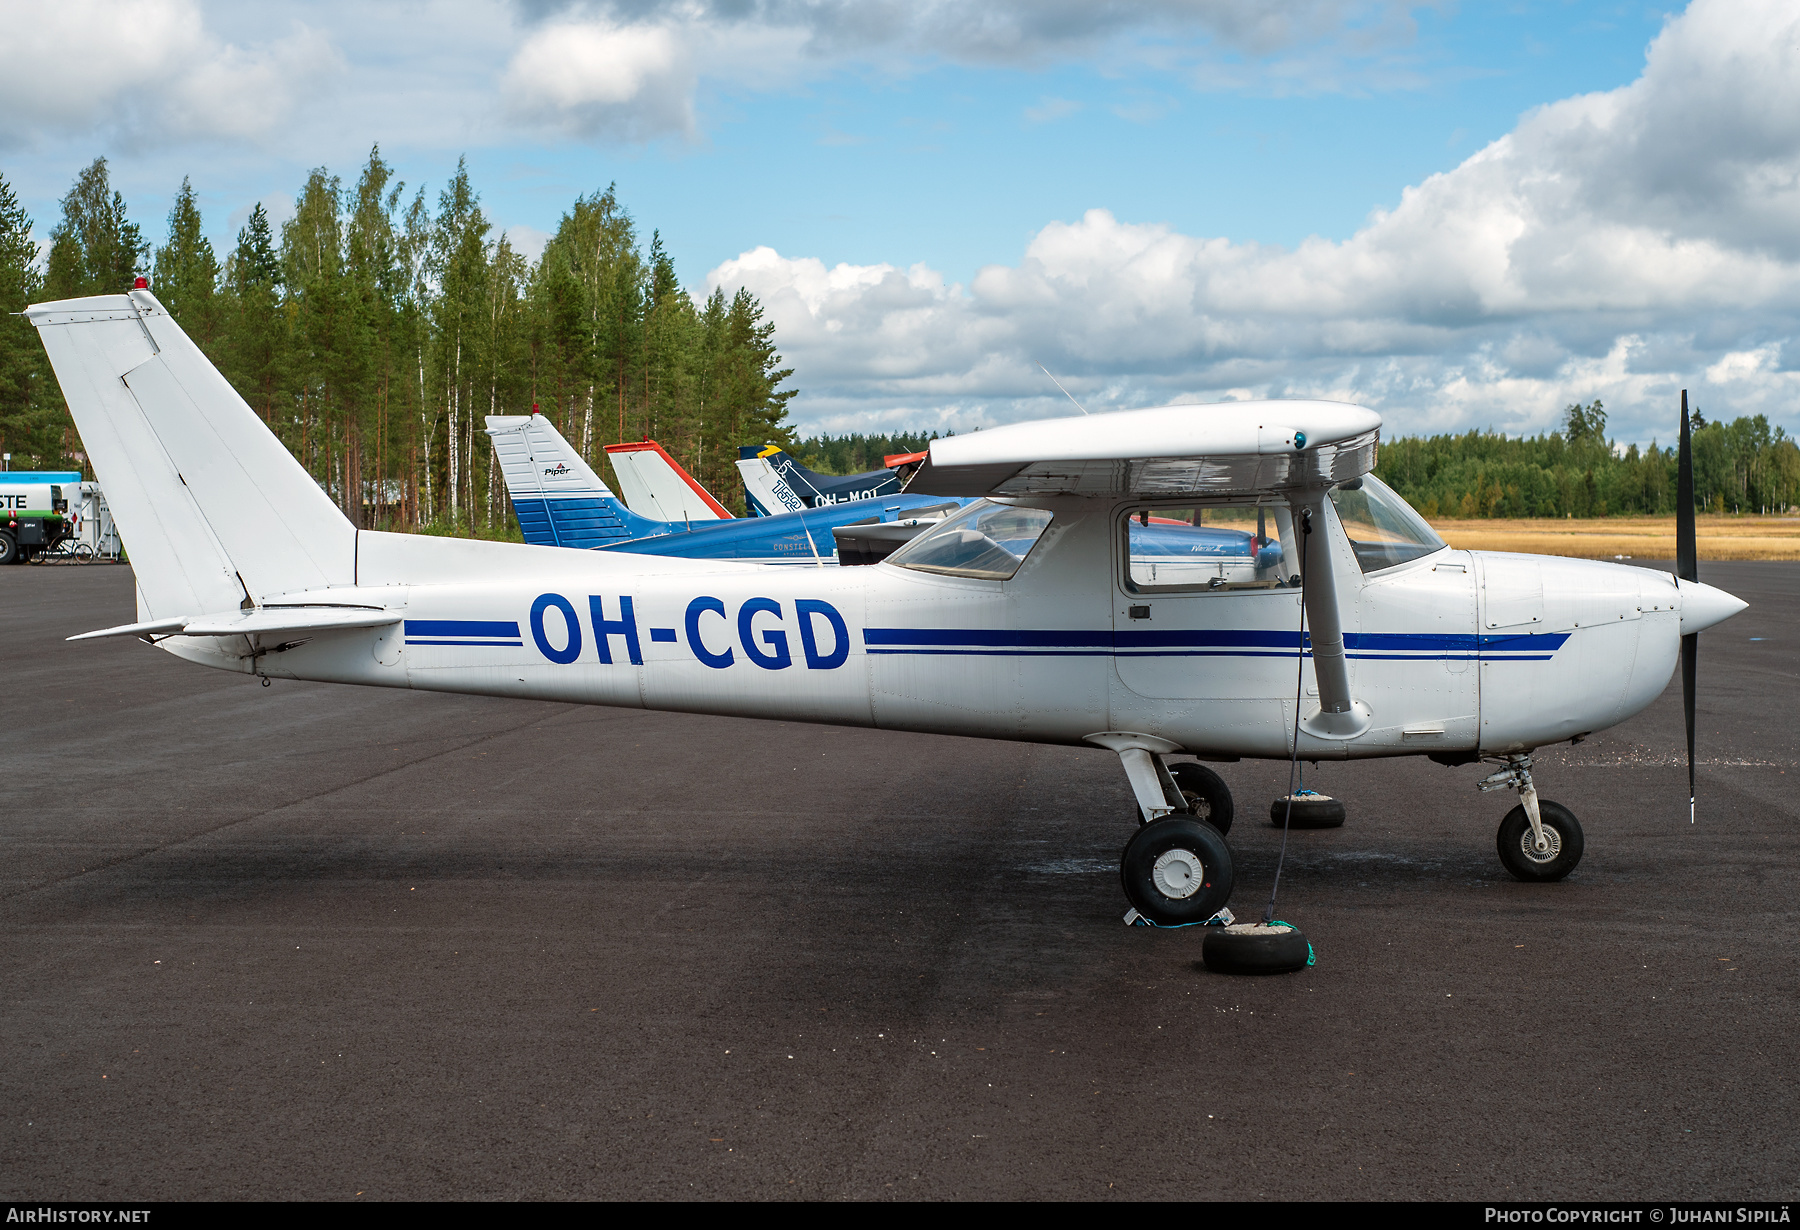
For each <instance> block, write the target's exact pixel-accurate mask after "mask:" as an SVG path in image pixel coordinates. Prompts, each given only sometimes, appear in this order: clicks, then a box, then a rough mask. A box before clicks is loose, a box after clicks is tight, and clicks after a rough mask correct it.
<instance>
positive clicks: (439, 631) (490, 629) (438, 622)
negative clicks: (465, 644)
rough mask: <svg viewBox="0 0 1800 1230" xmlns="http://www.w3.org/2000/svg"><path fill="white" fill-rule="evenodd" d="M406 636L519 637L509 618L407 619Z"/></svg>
mask: <svg viewBox="0 0 1800 1230" xmlns="http://www.w3.org/2000/svg"><path fill="white" fill-rule="evenodd" d="M406 635H408V636H487V637H501V636H507V637H512V638H514V639H515V640H517V639H521V634H520V632H519V625H518V623H517V621H515V620H511V619H409V620H407V621H406Z"/></svg>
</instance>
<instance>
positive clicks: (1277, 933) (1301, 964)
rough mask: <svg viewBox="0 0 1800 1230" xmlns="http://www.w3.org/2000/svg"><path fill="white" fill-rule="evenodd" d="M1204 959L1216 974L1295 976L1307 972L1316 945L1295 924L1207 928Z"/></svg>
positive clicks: (1238, 924) (1201, 946) (1239, 924)
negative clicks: (1301, 971) (1300, 971)
mask: <svg viewBox="0 0 1800 1230" xmlns="http://www.w3.org/2000/svg"><path fill="white" fill-rule="evenodd" d="M1200 959H1201V960H1202V961H1204V962H1205V963H1206V968H1207V969H1209V970H1211V971H1212V972H1213V973H1215V974H1291V973H1293V972H1294V971H1295V970H1297V969H1305V968H1306V967H1307V965H1308V964H1309V963H1310V961H1311V959H1312V945H1311V944H1309V943H1307V942H1306V937H1305V936H1304V935H1302V934H1301V933H1300V931H1299V929H1298V928H1296V927H1295V926H1293V924H1291V923H1280V922H1278V923H1275V924H1274V925H1273V926H1268V927H1265V926H1263V925H1262V924H1261V923H1237V924H1234V925H1232V926H1229V927H1207V928H1206V940H1205V941H1204V942H1203V943H1202V944H1201V945H1200Z"/></svg>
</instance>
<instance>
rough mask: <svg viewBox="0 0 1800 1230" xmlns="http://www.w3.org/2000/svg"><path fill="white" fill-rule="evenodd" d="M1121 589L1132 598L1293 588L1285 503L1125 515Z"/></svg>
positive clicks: (1293, 554) (1295, 572)
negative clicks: (1137, 596)
mask: <svg viewBox="0 0 1800 1230" xmlns="http://www.w3.org/2000/svg"><path fill="white" fill-rule="evenodd" d="M1124 537H1125V589H1126V590H1127V591H1128V592H1130V593H1134V594H1155V593H1204V594H1227V593H1253V592H1258V591H1263V590H1273V589H1298V588H1299V587H1300V576H1299V572H1300V569H1299V566H1298V565H1299V559H1300V555H1299V551H1298V549H1297V547H1296V546H1295V542H1294V519H1293V515H1292V514H1291V513H1290V512H1289V511H1288V506H1287V505H1286V504H1200V505H1186V506H1175V507H1155V508H1134V509H1132V510H1130V511H1129V512H1128V513H1127V514H1126V515H1125V524H1124Z"/></svg>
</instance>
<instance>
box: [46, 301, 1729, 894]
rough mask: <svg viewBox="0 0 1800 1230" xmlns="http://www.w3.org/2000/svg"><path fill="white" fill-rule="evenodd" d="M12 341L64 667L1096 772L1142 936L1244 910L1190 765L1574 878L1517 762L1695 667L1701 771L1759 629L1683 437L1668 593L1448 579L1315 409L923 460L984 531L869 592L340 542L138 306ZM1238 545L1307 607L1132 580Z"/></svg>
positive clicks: (1634, 585) (210, 373)
mask: <svg viewBox="0 0 1800 1230" xmlns="http://www.w3.org/2000/svg"><path fill="white" fill-rule="evenodd" d="M26 315H27V317H28V318H29V319H30V320H31V322H32V323H33V325H35V326H36V327H37V328H38V330H39V334H40V336H41V337H42V339H43V342H44V346H45V349H46V350H47V352H48V353H49V356H50V359H51V362H52V364H53V366H54V367H55V370H56V374H57V378H58V380H59V381H60V383H61V385H62V389H63V393H64V395H65V397H66V399H67V402H68V405H69V408H70V411H71V413H72V414H73V415H74V418H75V422H76V426H77V428H78V429H79V430H80V432H81V438H82V442H83V444H84V446H85V447H86V448H87V450H88V454H89V456H90V458H91V459H92V462H93V465H94V468H95V470H96V472H97V474H98V475H99V478H100V480H101V481H102V482H103V483H104V484H105V485H106V490H107V492H108V498H109V500H110V501H111V503H112V506H113V510H114V514H115V517H116V520H117V521H118V523H119V526H120V529H121V531H122V532H123V534H124V535H125V538H126V540H127V541H128V542H129V543H130V544H131V550H132V560H133V566H134V577H135V580H136V582H137V597H138V611H137V620H136V621H135V622H132V623H128V624H122V625H119V626H117V627H112V628H105V629H101V630H99V631H97V632H92V633H86V634H84V636H83V637H78V638H71V639H85V638H86V637H97V636H134V637H139V638H142V639H144V640H147V641H150V642H152V643H154V644H156V645H158V646H159V647H161V648H163V649H165V650H167V651H168V652H171V653H174V654H176V655H178V656H180V657H183V658H186V659H188V660H191V661H195V662H199V663H203V664H205V665H208V666H213V667H217V668H220V669H224V670H232V671H238V672H242V673H246V674H254V675H258V676H261V677H262V678H263V679H264V680H265V681H267V680H269V679H272V678H287V679H311V680H320V681H327V682H338V683H360V684H367V685H375V686H385V687H408V688H415V689H425V690H437V691H446V692H468V693H478V694H482V695H496V696H510V697H520V698H536V699H549V700H557V701H565V702H567V701H574V702H581V703H589V704H604V705H618V706H627V707H643V708H655V709H669V710H681V711H689V712H704V713H716V714H724V715H735V716H744V717H763V718H776V719H784V720H796V721H811V722H823V723H834V724H840V725H859V726H878V727H882V728H886V729H896V730H915V731H928V732H935V733H947V734H961V735H970V736H976V737H982V738H994V739H1012V740H1022V741H1030V742H1041V743H1051V744H1064V745H1073V746H1084V745H1085V746H1096V747H1101V748H1106V749H1107V750H1109V751H1112V752H1114V753H1116V754H1117V755H1118V756H1119V758H1120V762H1121V764H1122V766H1123V768H1124V770H1125V774H1126V778H1127V780H1128V781H1129V782H1130V785H1131V788H1132V792H1133V794H1134V796H1135V798H1136V800H1137V803H1138V811H1139V819H1140V827H1139V828H1138V829H1137V831H1136V833H1135V834H1133V835H1132V837H1131V838H1130V840H1129V841H1128V842H1126V844H1125V850H1124V854H1123V857H1122V859H1121V869H1120V878H1121V883H1122V885H1123V887H1124V889H1125V894H1126V896H1127V898H1128V899H1129V900H1130V901H1131V904H1132V906H1133V907H1134V908H1135V909H1136V910H1138V911H1139V913H1140V914H1142V915H1143V916H1144V917H1146V918H1148V919H1149V920H1151V921H1153V922H1155V923H1158V924H1161V925H1182V924H1187V923H1192V922H1200V921H1204V920H1205V919H1206V918H1209V917H1211V916H1212V915H1213V914H1214V913H1216V912H1217V910H1218V909H1219V908H1220V907H1222V906H1223V905H1224V904H1225V902H1226V901H1227V900H1228V899H1229V897H1230V895H1231V891H1232V887H1233V882H1234V872H1233V868H1232V860H1231V851H1230V847H1229V845H1228V844H1227V841H1226V838H1225V835H1224V834H1225V831H1226V830H1227V829H1228V828H1229V826H1230V821H1231V817H1232V812H1233V804H1232V800H1231V795H1230V791H1229V790H1228V789H1227V788H1226V786H1225V783H1224V782H1223V780H1222V779H1220V778H1219V776H1218V775H1217V774H1216V773H1214V772H1213V771H1212V770H1211V769H1209V768H1208V767H1207V766H1206V765H1205V764H1203V763H1198V761H1202V760H1204V761H1213V762H1229V761H1231V760H1235V759H1238V758H1242V757H1259V758H1267V759H1289V758H1294V757H1298V758H1305V759H1309V760H1316V759H1324V758H1331V759H1344V760H1350V759H1364V758H1372V757H1378V756H1406V755H1426V756H1429V757H1430V758H1431V759H1433V760H1435V761H1437V762H1438V763H1440V764H1444V765H1447V766H1455V765H1460V764H1468V763H1472V762H1475V761H1478V760H1483V759H1486V760H1489V761H1491V762H1494V763H1496V764H1497V765H1498V769H1497V771H1496V772H1494V773H1492V774H1491V775H1490V776H1489V777H1488V778H1487V779H1486V780H1485V781H1484V782H1483V783H1481V785H1482V788H1483V789H1510V790H1513V791H1515V792H1516V793H1517V794H1518V796H1519V805H1518V806H1516V807H1514V808H1513V809H1512V810H1511V811H1510V812H1508V813H1507V815H1506V816H1505V818H1504V819H1502V821H1501V822H1500V826H1499V829H1498V831H1497V834H1496V845H1497V848H1498V851H1499V854H1500V858H1501V861H1502V863H1503V864H1504V865H1505V866H1506V867H1507V869H1508V870H1509V871H1510V872H1511V873H1512V874H1513V875H1515V876H1517V877H1519V878H1520V879H1524V880H1538V881H1543V880H1555V879H1560V878H1561V877H1563V876H1565V875H1567V874H1568V873H1569V871H1570V870H1571V869H1572V868H1573V867H1574V866H1575V865H1576V863H1577V862H1578V861H1579V860H1580V858H1581V854H1582V850H1583V847H1584V838H1583V834H1582V830H1581V826H1580V824H1579V822H1578V821H1577V820H1576V819H1575V817H1574V815H1573V814H1572V813H1571V812H1570V811H1569V810H1568V809H1567V808H1564V807H1561V806H1560V805H1557V804H1554V803H1551V802H1549V801H1547V800H1540V799H1539V797H1538V794H1537V790H1536V786H1535V784H1534V781H1533V778H1532V772H1531V770H1532V760H1531V754H1532V752H1533V751H1534V750H1535V749H1537V748H1539V747H1542V746H1544V745H1546V744H1550V743H1555V742H1560V741H1564V740H1575V739H1580V738H1582V737H1584V736H1586V735H1587V734H1590V733H1592V732H1594V731H1597V730H1601V729H1604V728H1606V727H1608V726H1611V725H1613V724H1615V723H1617V722H1619V721H1622V720H1624V719H1625V718H1627V717H1629V716H1631V715H1632V714H1634V713H1636V712H1638V711H1639V710H1641V709H1643V708H1644V707H1645V706H1646V705H1648V704H1649V703H1650V702H1651V701H1652V700H1653V699H1654V698H1655V697H1656V696H1657V695H1658V694H1659V693H1660V692H1661V691H1662V689H1663V687H1664V686H1665V684H1666V683H1667V681H1668V679H1669V677H1670V675H1671V672H1672V671H1673V670H1674V666H1675V663H1676V661H1677V659H1678V657H1679V659H1680V660H1681V661H1682V662H1683V665H1684V670H1683V678H1684V685H1685V686H1684V691H1685V692H1686V695H1687V700H1688V721H1689V726H1688V729H1689V740H1690V743H1689V746H1690V763H1691V749H1692V737H1693V702H1692V698H1693V687H1692V684H1693V680H1694V675H1695V664H1696V661H1697V646H1698V641H1697V639H1696V638H1697V636H1698V634H1699V633H1700V632H1701V631H1703V630H1704V629H1706V628H1708V627H1711V626H1713V625H1714V624H1717V623H1718V622H1720V621H1721V620H1724V619H1726V618H1729V617H1730V616H1731V615H1733V614H1735V613H1737V612H1738V611H1740V610H1742V609H1743V607H1744V603H1743V602H1741V601H1739V600H1738V599H1736V598H1734V597H1732V596H1731V595H1729V594H1726V593H1723V592H1722V591H1720V590H1717V589H1715V588H1713V587H1711V586H1707V585H1702V584H1699V583H1698V582H1696V581H1694V580H1692V579H1690V578H1691V575H1692V573H1693V571H1694V561H1693V521H1692V507H1693V505H1692V501H1691V499H1687V496H1688V495H1689V494H1691V473H1692V471H1691V456H1690V454H1691V450H1690V449H1689V448H1688V447H1687V444H1686V430H1685V416H1684V430H1683V449H1682V455H1683V458H1684V465H1683V467H1682V472H1683V480H1684V481H1683V484H1682V487H1683V500H1684V506H1685V507H1686V509H1687V510H1688V511H1687V515H1686V518H1685V525H1684V528H1683V531H1682V542H1683V547H1682V560H1681V562H1680V564H1679V566H1678V570H1677V571H1678V573H1679V574H1681V575H1680V576H1671V575H1668V574H1664V573H1657V572H1651V571H1649V570H1647V569H1641V568H1633V567H1626V566H1621V565H1615V564H1606V563H1598V562H1594V561H1588V560H1573V559H1560V558H1550V557H1536V556H1523V555H1506V554H1496V553H1486V552H1471V551H1454V550H1451V549H1450V548H1449V547H1448V546H1446V545H1445V544H1444V542H1443V540H1442V539H1440V538H1438V536H1437V535H1436V533H1435V532H1433V531H1432V529H1431V527H1430V526H1429V525H1427V524H1426V523H1425V522H1424V520H1423V519H1422V518H1420V517H1419V516H1418V514H1417V513H1415V512H1413V510H1412V509H1410V508H1409V507H1407V505H1406V503H1405V502H1404V501H1403V500H1401V499H1400V498H1399V497H1398V496H1396V495H1395V494H1394V493H1393V492H1392V491H1391V490H1389V489H1388V488H1387V487H1386V486H1385V485H1384V484H1382V483H1381V482H1380V481H1379V480H1377V479H1375V478H1374V477H1373V476H1372V475H1370V474H1369V473H1368V471H1369V470H1370V469H1371V468H1372V466H1373V465H1374V461H1375V450H1376V444H1377V441H1378V439H1379V434H1380V425H1381V420H1380V417H1379V416H1378V415H1376V414H1375V413H1374V412H1373V411H1370V410H1367V409H1364V408H1361V407H1358V406H1350V405H1344V404H1341V403H1332V402H1317V401H1285V402H1283V401H1278V402H1237V403H1227V404H1221V405H1204V406H1202V405H1176V406H1166V407H1158V408H1155V409H1148V410H1134V411H1124V412H1119V413H1115V414H1106V415H1092V416H1088V417H1084V418H1081V419H1075V420H1070V419H1057V420H1052V421H1048V422H1040V423H1023V424H1015V425H1012V426H1008V427H1000V428H995V429H993V430H991V431H983V432H978V433H973V434H970V435H967V436H962V437H956V438H952V439H947V440H939V441H935V442H934V443H933V444H932V447H931V450H930V456H929V458H928V459H927V460H926V462H925V463H924V464H923V465H922V466H921V467H920V468H919V470H918V472H917V473H916V474H915V475H914V478H913V481H912V483H911V484H910V486H911V489H912V490H913V491H915V492H917V493H919V494H921V495H937V496H942V497H952V496H954V497H959V498H960V497H980V498H977V499H975V500H974V502H973V503H971V504H969V505H967V506H966V507H964V508H962V509H961V510H960V511H958V512H957V513H955V514H954V515H952V516H949V517H946V518H945V519H944V520H943V521H942V522H940V523H939V524H937V525H935V526H933V527H931V528H930V529H928V530H927V531H926V532H924V533H922V534H920V535H919V536H918V537H917V538H915V539H913V540H912V541H911V542H909V543H907V544H906V545H905V546H904V547H902V548H901V549H900V550H898V551H896V552H895V553H894V554H893V555H892V556H891V557H890V558H889V559H888V560H887V561H885V562H883V563H882V564H879V565H876V566H873V567H867V568H796V569H771V568H761V567H755V566H751V565H746V564H743V563H734V562H726V561H717V560H702V559H684V558H666V557H656V556H650V555H644V554H630V553H625V552H620V551H614V550H595V551H567V550H556V549H550V548H544V547H538V546H530V545H521V544H514V543H496V542H486V541H474V540H466V539H452V538H438V537H431V536H425V535H406V534H391V533H384V532H380V531H374V530H359V529H357V528H356V527H355V526H353V525H352V524H351V523H350V522H349V521H348V520H347V519H346V518H345V517H344V516H343V514H342V513H341V512H340V511H339V510H338V509H337V507H336V506H335V505H334V504H333V502H332V501H331V499H330V498H329V497H328V496H326V494H325V493H324V492H323V491H322V490H321V489H320V488H319V486H318V484H317V483H315V482H314V481H313V479H312V477H311V476H310V475H309V474H308V473H307V472H306V470H305V469H304V468H303V467H301V466H300V464H299V463H298V462H297V461H295V460H294V458H293V456H292V455H291V454H290V453H288V451H287V450H286V449H285V448H284V447H283V446H282V445H281V443H280V441H278V440H277V439H276V438H275V437H274V436H273V435H272V434H271V433H270V432H269V430H268V428H267V427H266V426H265V425H264V424H263V422H262V421H261V420H260V419H259V418H258V417H257V415H256V414H255V413H254V412H253V411H252V410H251V409H250V408H249V407H248V406H247V405H245V404H244V402H243V400H242V399H241V398H240V397H239V396H238V395H237V393H236V392H235V391H234V390H233V389H232V388H231V386H230V385H229V384H228V383H227V382H226V381H225V380H224V378H223V377H222V376H220V375H219V373H218V372H217V371H216V370H215V369H214V368H213V367H212V366H211V364H210V363H208V362H207V360H206V358H205V357H204V355H202V354H201V352H200V351H199V349H198V348H197V347H196V346H194V344H193V343H192V342H191V341H190V340H189V339H188V338H187V336H186V335H185V334H184V333H183V332H182V331H181V329H180V328H179V327H178V326H177V325H176V324H175V323H174V321H173V320H172V319H171V318H170V317H169V315H168V313H167V312H166V311H165V310H164V309H163V308H162V306H161V304H159V303H158V302H157V300H156V299H155V297H154V296H153V295H151V294H150V293H149V291H147V290H137V291H134V292H132V293H131V294H130V295H128V296H127V295H109V296H99V297H95V298H90V299H77V300H68V301H64V302H60V303H48V304H39V305H35V306H33V307H31V308H28V309H27V311H26ZM550 468H555V467H550ZM1359 479H1360V480H1361V481H1360V483H1359V482H1358V481H1357V480H1359ZM1158 518H1160V519H1161V521H1160V522H1159V521H1158V520H1157V519H1158ZM1184 520H1185V522H1186V528H1185V530H1184V529H1183V528H1182V526H1181V525H1180V524H1178V523H1180V522H1182V521H1184ZM1259 520H1260V524H1261V525H1262V526H1263V530H1264V533H1263V534H1262V535H1256V534H1255V531H1254V530H1253V529H1252V528H1250V527H1253V526H1255V525H1257V524H1258V523H1259ZM1171 523H1176V524H1171ZM1240 526H1241V527H1245V528H1242V529H1236V528H1235V527H1240ZM1220 529H1226V530H1234V531H1235V532H1236V533H1239V534H1241V535H1243V537H1244V538H1245V539H1246V540H1249V539H1251V538H1253V537H1259V536H1260V537H1266V538H1267V539H1268V540H1269V541H1268V543H1266V544H1265V547H1266V546H1267V545H1272V544H1273V543H1275V542H1279V544H1280V545H1281V548H1282V552H1281V556H1280V559H1282V560H1287V561H1293V562H1294V563H1295V564H1297V565H1298V567H1297V570H1296V571H1294V572H1293V573H1291V574H1289V575H1288V576H1287V577H1286V578H1283V577H1282V576H1281V575H1280V574H1281V573H1283V572H1286V571H1287V569H1286V567H1281V568H1271V569H1270V571H1272V572H1274V573H1275V575H1270V576H1265V575H1259V574H1260V573H1261V571H1262V570H1261V569H1260V568H1257V567H1254V566H1253V567H1251V568H1250V569H1247V570H1246V569H1244V568H1242V567H1241V566H1233V567H1232V568H1230V569H1227V570H1225V571H1219V572H1215V573H1214V574H1213V575H1211V576H1205V577H1204V579H1203V581H1202V578H1201V577H1196V576H1192V575H1186V574H1183V575H1179V576H1166V575H1164V574H1163V573H1162V572H1160V571H1158V570H1156V569H1154V568H1150V567H1147V566H1146V562H1145V561H1146V560H1147V559H1151V558H1154V557H1155V554H1156V553H1148V552H1144V551H1141V550H1140V549H1139V545H1140V542H1142V541H1148V538H1147V537H1146V536H1149V535H1152V534H1157V535H1164V534H1176V535H1179V534H1182V533H1187V534H1191V535H1194V536H1195V542H1196V544H1203V543H1204V541H1205V537H1206V536H1207V535H1209V534H1213V535H1216V534H1217V533H1218V531H1219V530H1220ZM691 536H693V537H698V533H695V534H694V535H691ZM1262 549H1263V548H1259V549H1258V552H1257V555H1252V556H1251V559H1252V561H1253V562H1254V561H1255V560H1256V559H1257V557H1258V555H1260V554H1261V551H1262ZM1203 553H1204V552H1194V553H1193V554H1203ZM1180 754H1187V755H1191V756H1194V757H1196V761H1193V762H1183V763H1178V764H1176V763H1171V762H1170V761H1169V759H1168V758H1169V757H1171V756H1175V755H1180ZM1101 819H1102V821H1103V822H1104V821H1106V820H1107V819H1109V818H1108V817H1101Z"/></svg>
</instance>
